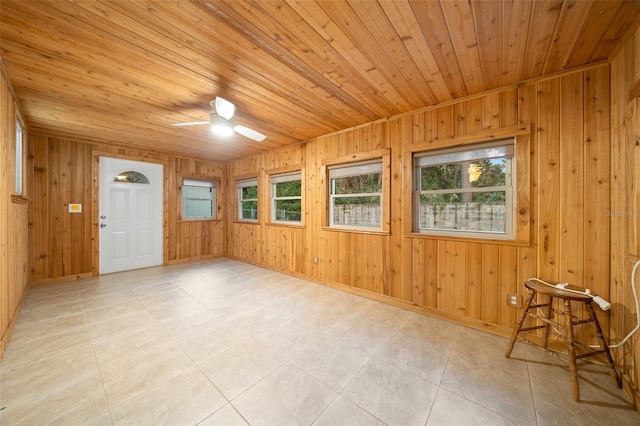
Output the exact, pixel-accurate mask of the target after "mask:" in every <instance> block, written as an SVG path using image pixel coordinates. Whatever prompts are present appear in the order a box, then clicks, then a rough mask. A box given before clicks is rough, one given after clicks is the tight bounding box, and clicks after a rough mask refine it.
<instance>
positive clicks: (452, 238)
mask: <svg viewBox="0 0 640 426" xmlns="http://www.w3.org/2000/svg"><path fill="white" fill-rule="evenodd" d="M404 236H405V238H423V239H426V240H444V241H460V242H467V243H480V244H497V245H504V246H517V247H530V246H531V243H530V242H529V241H521V240H507V239H500V238H490V237H486V238H481V237H456V236H453V235H432V234H422V233H419V232H405V234H404Z"/></svg>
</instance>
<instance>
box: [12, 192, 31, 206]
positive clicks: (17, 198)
mask: <svg viewBox="0 0 640 426" xmlns="http://www.w3.org/2000/svg"><path fill="white" fill-rule="evenodd" d="M30 201H31V198H27V197H25V196H24V195H13V194H12V195H11V202H12V203H15V204H27V203H29V202H30Z"/></svg>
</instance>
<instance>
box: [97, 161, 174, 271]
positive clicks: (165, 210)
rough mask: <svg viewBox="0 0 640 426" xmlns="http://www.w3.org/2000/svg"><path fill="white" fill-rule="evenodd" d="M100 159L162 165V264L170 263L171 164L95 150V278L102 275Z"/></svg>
mask: <svg viewBox="0 0 640 426" xmlns="http://www.w3.org/2000/svg"><path fill="white" fill-rule="evenodd" d="M100 157H111V158H116V159H120V160H130V161H139V162H142V163H153V164H159V165H162V166H163V168H164V172H163V173H162V246H163V247H162V264H163V265H167V264H168V263H169V239H168V235H169V234H168V232H169V227H168V220H167V218H168V217H169V203H168V200H169V185H168V183H169V162H168V161H166V160H162V159H159V158H146V157H138V156H134V155H122V154H116V153H113V152H108V151H98V150H93V151H92V152H91V163H92V164H91V180H92V185H91V219H92V220H91V269H92V272H93V276H94V277H95V276H97V275H100V229H99V226H100Z"/></svg>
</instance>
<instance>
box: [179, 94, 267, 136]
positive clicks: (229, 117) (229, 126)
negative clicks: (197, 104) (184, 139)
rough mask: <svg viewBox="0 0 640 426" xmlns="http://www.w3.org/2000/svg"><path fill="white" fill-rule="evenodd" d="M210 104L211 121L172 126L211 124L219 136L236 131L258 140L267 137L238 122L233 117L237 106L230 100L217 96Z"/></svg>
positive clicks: (213, 130) (212, 129)
mask: <svg viewBox="0 0 640 426" xmlns="http://www.w3.org/2000/svg"><path fill="white" fill-rule="evenodd" d="M209 105H210V106H211V109H210V110H209V121H190V122H188V123H174V124H172V126H176V127H182V126H199V125H202V124H209V125H210V126H211V131H212V132H213V134H215V135H217V136H223V137H228V136H231V135H232V134H233V132H236V133H239V134H241V135H242V136H246V137H248V138H249V139H253V140H254V141H258V142H260V141H263V140H265V139H266V136H265V135H263V134H262V133H260V132H256V131H255V130H253V129H250V128H248V127H245V126H239V125H237V124H236V120H235V118H234V117H233V116H234V114H235V112H236V106H235V105H234V104H233V103H231V102H229V101H228V100H226V99H223V98H221V97H219V96H217V97H216V99H215V100H213V101H211V102H209Z"/></svg>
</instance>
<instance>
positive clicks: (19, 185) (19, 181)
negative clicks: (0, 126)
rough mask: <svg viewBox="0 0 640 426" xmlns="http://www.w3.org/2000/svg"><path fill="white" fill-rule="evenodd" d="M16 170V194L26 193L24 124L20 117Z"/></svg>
mask: <svg viewBox="0 0 640 426" xmlns="http://www.w3.org/2000/svg"><path fill="white" fill-rule="evenodd" d="M15 123H16V146H15V149H16V156H15V163H16V172H15V185H14V187H13V190H14V194H15V195H17V196H23V195H24V126H23V125H22V123H21V122H20V120H19V119H16V121H15Z"/></svg>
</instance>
